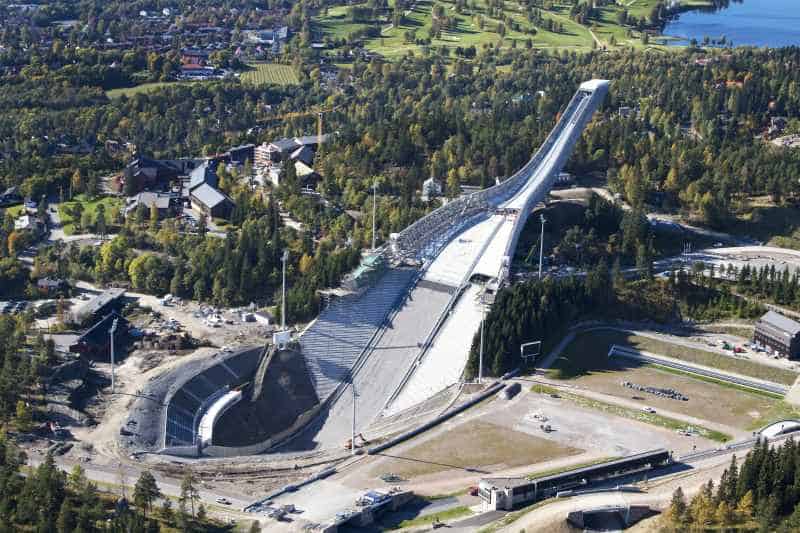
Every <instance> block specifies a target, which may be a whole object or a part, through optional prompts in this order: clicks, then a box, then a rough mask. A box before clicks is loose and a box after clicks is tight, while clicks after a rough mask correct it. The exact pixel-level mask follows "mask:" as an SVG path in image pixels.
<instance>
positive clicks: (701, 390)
mask: <svg viewBox="0 0 800 533" xmlns="http://www.w3.org/2000/svg"><path fill="white" fill-rule="evenodd" d="M610 334H613V335H615V336H611V335H610ZM622 341H625V343H627V344H630V345H637V344H639V345H638V346H637V347H638V348H641V349H647V350H649V351H653V352H656V353H662V354H663V353H664V352H665V351H666V348H665V346H655V347H654V346H653V345H652V344H651V343H645V344H646V347H643V346H641V344H642V343H644V342H645V341H652V339H648V338H643V337H635V336H627V337H626V336H625V334H624V333H618V332H614V331H594V332H588V333H586V334H584V335H581V336H579V337H578V338H577V339H576V340H575V341H574V342H573V343H572V344H571V345H570V346H568V347H567V349H566V350H565V351H564V353H563V356H562V357H561V358H560V359H559V360H558V361H557V362H556V365H555V368H554V369H553V371H552V372H551V377H555V378H556V379H563V380H567V381H569V382H570V384H574V385H577V386H579V387H581V388H584V389H587V390H591V391H595V392H600V393H603V394H607V395H609V396H614V397H617V398H620V399H623V400H627V401H629V400H635V401H637V402H641V405H642V407H644V406H649V407H653V408H654V409H655V410H656V414H655V415H648V414H646V413H643V412H639V411H637V410H631V409H627V408H624V407H620V408H618V407H617V406H613V408H612V407H611V406H608V405H606V404H604V403H603V402H599V403H600V404H602V405H600V406H599V408H601V409H602V410H605V411H609V410H611V411H614V414H620V415H621V416H626V417H627V418H636V419H641V420H644V419H645V418H647V419H648V420H646V421H648V422H650V423H655V424H656V425H660V426H663V427H668V428H673V429H680V428H683V427H685V426H686V424H685V423H683V422H680V421H677V420H672V419H671V418H669V417H662V416H660V415H659V414H658V413H659V411H671V412H674V413H680V414H683V415H687V416H692V417H697V418H700V419H702V420H713V421H714V422H717V423H720V424H724V425H726V426H730V427H735V428H739V429H742V430H753V429H758V428H761V427H763V426H765V425H767V424H769V423H771V422H775V421H777V420H781V419H785V418H794V417H797V416H800V412H798V411H797V410H795V409H794V408H792V407H791V406H789V405H788V404H786V403H785V402H783V401H782V400H781V398H779V397H776V396H774V395H771V394H768V393H762V392H759V391H752V390H749V389H745V388H743V387H739V386H736V385H733V384H730V383H727V382H721V381H716V380H713V379H708V378H704V377H700V376H695V375H692V374H687V373H684V372H680V371H676V370H674V369H671V368H663V367H660V366H656V365H648V364H641V363H639V362H637V361H635V360H632V359H627V358H620V357H616V358H612V359H609V358H608V356H607V353H608V345H609V344H611V343H616V344H622V343H623V342H622ZM637 341H639V342H638V343H637ZM655 342H659V341H655ZM659 344H660V345H666V346H669V347H672V348H673V349H675V348H681V347H677V346H675V345H668V344H667V343H659ZM698 352H699V353H700V355H697V354H695V359H692V360H696V359H700V361H696V362H701V363H703V364H709V363H713V362H716V363H717V364H716V365H711V364H709V366H717V367H720V364H719V361H717V360H716V359H711V358H715V357H721V358H723V359H724V360H723V361H722V363H733V364H737V365H738V364H741V363H750V362H749V361H741V360H739V359H734V358H730V357H726V356H717V355H716V354H712V353H710V352H702V351H698ZM664 355H670V356H672V357H678V356H679V355H680V354H676V353H674V352H672V353H670V354H664ZM683 355H684V356H685V353H684V354H683ZM682 358H683V359H686V357H682ZM750 365H755V363H750ZM736 370H737V371H739V372H741V373H744V372H742V370H753V368H752V367H750V366H749V365H748V366H744V367H742V366H737V368H736ZM756 370H757V372H751V374H752V373H761V372H764V371H767V370H768V371H773V370H777V371H780V370H781V369H773V368H772V367H765V366H764V367H762V365H757V369H756ZM790 374H793V373H790ZM755 377H759V376H755ZM762 377H763V376H762ZM772 377H775V375H774V374H773V375H772ZM623 380H624V381H629V382H632V383H635V384H638V385H643V386H649V387H658V388H670V389H674V390H677V391H679V392H680V393H681V394H683V395H684V396H687V397H688V398H689V400H688V401H681V400H672V399H669V398H665V397H661V396H657V395H654V394H650V393H648V392H643V391H638V390H634V389H631V388H628V387H624V386H622V384H621V382H622V381H623ZM540 388H541V387H540ZM537 392H543V393H551V392H553V391H551V390H544V389H542V390H538V391H537ZM559 394H561V395H562V396H563V395H564V394H563V393H559ZM568 396H570V397H572V399H573V400H574V401H577V402H578V403H581V404H589V403H593V402H595V400H593V399H589V398H584V397H579V399H576V398H574V396H578V395H573V394H568ZM591 406H592V407H595V408H598V406H594V405H591ZM620 409H621V410H622V411H620V413H617V412H616V411H619V410H620ZM626 411H630V412H626ZM651 418H652V420H650V419H651ZM706 431H708V430H706ZM709 437H710V438H714V439H715V440H721V439H722V435H721V434H719V435H716V434H715V432H709Z"/></svg>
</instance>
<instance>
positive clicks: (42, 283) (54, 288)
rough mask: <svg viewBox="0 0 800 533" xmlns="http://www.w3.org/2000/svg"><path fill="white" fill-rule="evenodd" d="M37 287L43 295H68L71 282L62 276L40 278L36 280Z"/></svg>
mask: <svg viewBox="0 0 800 533" xmlns="http://www.w3.org/2000/svg"><path fill="white" fill-rule="evenodd" d="M36 288H37V289H39V292H40V293H41V294H42V295H43V296H48V297H52V296H56V295H62V296H67V295H68V294H69V289H70V286H69V282H68V281H67V280H65V279H61V278H51V277H46V278H39V279H38V280H36Z"/></svg>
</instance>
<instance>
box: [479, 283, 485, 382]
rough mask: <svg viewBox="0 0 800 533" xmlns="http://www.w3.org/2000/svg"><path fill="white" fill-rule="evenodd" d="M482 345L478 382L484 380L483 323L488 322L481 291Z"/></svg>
mask: <svg viewBox="0 0 800 533" xmlns="http://www.w3.org/2000/svg"><path fill="white" fill-rule="evenodd" d="M480 301H481V347H480V350H479V352H478V384H479V385H480V384H481V382H482V381H483V323H484V322H486V305H484V303H483V293H481V298H480Z"/></svg>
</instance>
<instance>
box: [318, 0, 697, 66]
mask: <svg viewBox="0 0 800 533" xmlns="http://www.w3.org/2000/svg"><path fill="white" fill-rule="evenodd" d="M657 3H658V0H630V1H624V0H620V1H619V2H618V3H616V4H612V5H608V6H601V7H599V8H598V9H599V11H600V17H599V20H593V21H591V22H589V23H587V24H580V23H578V22H575V21H574V20H573V19H572V18H571V17H570V12H569V9H570V8H569V6H567V5H563V4H559V3H552V4H546V8H542V9H541V13H542V16H543V18H544V20H545V23H543V24H538V25H537V24H535V23H534V22H533V21H530V20H528V11H529V8H528V7H526V6H525V5H523V4H522V3H521V2H519V1H514V0H509V1H506V2H504V3H502V8H501V11H498V10H495V11H492V10H490V8H489V2H488V1H487V0H475V1H474V2H470V3H469V4H468V7H464V8H462V9H461V12H458V11H457V10H456V2H455V0H419V1H418V2H416V3H415V4H414V5H413V7H412V9H411V11H410V12H409V13H407V14H406V15H405V16H404V19H403V21H402V23H401V24H400V25H399V26H398V27H394V26H393V25H392V24H391V21H390V20H389V18H388V17H387V16H386V15H381V16H379V17H378V18H376V19H375V20H371V21H358V22H355V21H353V20H352V19H351V18H350V17H349V16H348V11H349V9H350V6H336V7H333V8H329V9H328V11H327V12H325V13H321V14H320V15H318V16H316V17H314V19H313V23H314V28H315V30H316V31H317V32H319V33H321V34H322V35H324V36H325V37H328V38H330V39H333V40H340V39H348V38H349V37H350V36H352V35H353V34H354V33H355V32H359V31H363V30H366V29H369V28H376V29H377V30H379V32H380V36H378V37H370V38H366V39H365V40H364V45H365V47H366V48H367V49H368V50H370V51H372V52H375V53H378V54H381V55H383V56H384V57H387V58H398V57H401V56H403V55H405V54H406V53H407V52H408V51H413V52H415V53H419V52H421V51H422V47H421V46H420V45H418V44H416V43H415V42H414V41H415V40H417V39H428V38H431V42H430V46H431V47H435V48H440V47H446V48H450V49H454V48H456V47H459V46H460V47H469V46H475V47H476V48H480V47H482V46H483V45H486V44H492V45H493V46H496V47H503V48H510V47H518V48H519V47H524V46H525V45H526V41H527V40H529V39H530V40H531V41H532V44H533V47H534V48H537V49H544V50H559V51H560V50H577V51H588V50H591V49H593V48H595V47H605V48H614V47H631V46H632V47H637V48H645V47H646V48H648V49H664V48H665V47H661V46H658V45H653V44H651V45H644V44H643V43H642V40H641V38H640V37H641V35H640V33H639V32H638V31H637V30H631V28H628V27H623V26H621V25H620V24H619V15H620V13H621V12H622V11H623V10H627V11H628V13H629V14H630V15H631V16H634V17H636V18H647V17H648V16H649V14H650V12H651V10H652V9H653V7H654V6H655V5H656V4H657ZM681 3H682V4H684V5H686V6H702V5H708V2H707V0H681ZM437 4H439V5H441V6H442V7H443V8H444V13H445V14H446V16H447V17H449V18H450V19H451V20H452V22H453V23H452V24H451V25H450V27H448V28H447V29H446V30H444V31H442V32H441V35H436V36H431V33H430V29H431V26H432V23H433V8H434V6H435V5H437ZM364 5H366V4H364ZM509 18H510V19H511V20H512V21H513V24H507V22H508V20H507V19H509ZM504 19H505V20H504ZM547 20H550V21H553V22H554V23H557V24H559V25H562V26H563V31H561V32H553V31H549V30H547V29H546V27H547V24H548V23H547V22H546V21H547ZM501 23H503V26H504V28H505V32H504V35H501V33H500V25H501ZM512 26H513V27H512ZM514 28H516V29H514ZM407 33H413V38H412V39H410V40H409V39H407V38H406V34H407ZM629 33H630V34H631V35H629ZM612 42H613V43H614V44H612Z"/></svg>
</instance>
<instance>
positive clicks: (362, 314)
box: [297, 80, 609, 449]
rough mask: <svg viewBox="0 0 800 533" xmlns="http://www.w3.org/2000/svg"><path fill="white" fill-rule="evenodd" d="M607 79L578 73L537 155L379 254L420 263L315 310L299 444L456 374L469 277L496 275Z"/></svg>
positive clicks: (326, 443)
mask: <svg viewBox="0 0 800 533" xmlns="http://www.w3.org/2000/svg"><path fill="white" fill-rule="evenodd" d="M608 86H609V82H608V81H606V80H591V81H587V82H585V83H582V84H581V85H580V87H579V88H578V90H577V92H576V93H575V95H574V96H573V97H572V99H571V100H570V102H569V104H568V105H567V107H566V108H565V109H564V110H563V112H562V113H561V118H560V119H559V121H558V123H557V124H556V126H555V128H554V129H553V130H552V131H551V132H550V134H549V135H548V137H547V139H546V140H545V142H544V143H543V144H542V146H541V147H540V148H539V150H538V151H537V152H536V153H535V154H534V155H533V157H532V158H531V159H530V161H528V163H526V164H525V166H523V167H522V168H521V169H520V170H519V171H518V172H517V173H515V174H514V175H513V176H511V177H510V178H508V179H507V180H505V181H503V182H501V183H499V184H497V185H495V186H493V187H490V188H488V189H484V190H482V191H479V192H476V193H473V194H471V195H468V196H464V197H461V198H458V199H456V200H452V201H450V202H448V203H447V204H446V205H444V206H442V207H440V208H439V209H437V210H435V211H433V212H431V213H430V214H428V215H426V216H425V217H423V218H421V219H419V220H418V221H416V222H415V223H414V224H412V225H411V226H409V227H407V228H406V229H405V230H403V231H402V232H400V233H398V234H394V235H392V238H391V242H390V243H389V246H388V247H387V249H385V251H384V253H387V254H390V255H392V256H393V257H395V258H397V257H401V258H409V259H415V260H418V261H420V262H421V264H422V266H421V267H420V268H419V269H413V268H411V269H410V268H407V267H402V268H390V269H389V271H388V272H387V273H386V274H384V275H383V276H382V278H381V279H380V280H378V281H377V282H376V283H375V284H374V285H373V286H372V287H370V288H369V289H367V290H366V291H365V292H364V293H362V294H360V295H358V296H354V297H345V298H342V299H341V300H339V301H337V302H335V303H334V304H332V305H331V306H330V307H329V308H328V309H326V310H325V311H323V313H322V314H320V317H319V318H318V319H317V321H316V322H315V323H314V324H313V325H312V326H311V327H310V328H309V329H307V330H306V331H305V332H304V333H303V335H302V336H301V337H300V339H299V342H300V346H301V351H302V353H303V356H304V359H305V361H306V365H307V367H308V370H309V374H310V375H311V380H312V383H313V384H314V387H315V389H316V391H317V395H318V397H319V399H320V401H322V402H326V408H325V409H324V412H323V414H322V416H321V417H320V419H318V420H317V421H316V422H315V423H312V424H311V426H310V427H309V428H308V430H307V431H304V434H303V435H302V436H301V437H300V438H299V439H298V442H297V444H298V446H299V447H300V448H303V449H309V448H316V447H332V446H336V447H340V446H341V445H342V443H343V442H344V441H345V440H346V439H347V437H348V436H349V435H350V432H351V430H352V428H351V422H352V416H353V415H352V398H353V395H352V394H351V391H350V390H348V389H350V387H351V386H352V384H355V387H356V391H357V394H358V400H357V408H358V410H357V416H356V419H357V422H356V425H357V428H356V430H357V431H362V430H366V429H367V428H368V427H369V426H370V425H371V424H372V423H373V422H375V421H376V420H377V419H379V418H380V417H381V416H387V415H391V414H394V413H398V412H400V411H403V410H404V409H406V408H408V407H411V406H413V405H416V404H418V403H420V402H422V401H425V400H426V399H428V398H430V397H431V396H433V395H434V394H436V393H437V392H440V391H442V390H443V389H445V388H447V387H449V386H451V385H453V384H455V383H457V382H458V381H459V379H460V378H461V375H462V373H463V371H464V367H465V365H466V361H467V355H468V352H469V348H470V344H471V342H472V336H473V334H474V333H475V331H476V330H477V328H478V326H479V324H480V318H481V311H480V306H479V303H478V302H477V300H476V299H477V297H478V295H479V293H480V290H481V287H480V286H479V285H477V284H473V283H471V282H470V280H471V279H473V276H476V275H481V276H482V277H483V279H489V280H492V281H490V283H494V284H496V285H500V284H502V283H503V282H504V281H505V280H506V279H507V278H508V275H509V268H510V263H511V259H512V258H513V256H514V249H515V248H516V245H517V240H518V239H519V236H520V233H521V232H522V229H523V228H524V226H525V223H526V221H527V219H528V216H529V215H530V213H531V211H532V209H533V208H534V206H536V205H537V204H538V203H540V202H542V201H544V200H545V198H546V196H547V194H548V193H549V192H550V189H551V188H552V186H553V183H554V182H555V180H556V178H557V176H558V174H559V172H560V171H561V170H562V168H563V167H564V164H565V163H566V162H567V160H568V159H569V157H570V155H571V153H572V151H573V149H574V147H575V144H576V143H577V141H578V139H579V138H580V136H581V133H582V132H583V129H584V127H585V126H586V124H587V123H588V122H589V120H590V119H591V117H592V115H593V114H594V112H595V111H596V110H597V108H598V107H599V106H600V104H601V103H602V102H603V100H604V98H605V96H606V94H607V92H608Z"/></svg>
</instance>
